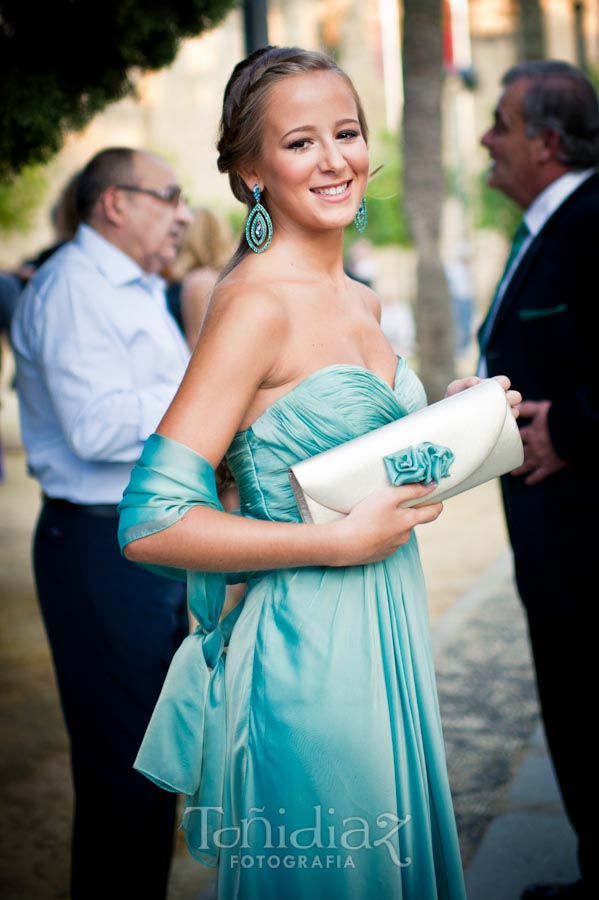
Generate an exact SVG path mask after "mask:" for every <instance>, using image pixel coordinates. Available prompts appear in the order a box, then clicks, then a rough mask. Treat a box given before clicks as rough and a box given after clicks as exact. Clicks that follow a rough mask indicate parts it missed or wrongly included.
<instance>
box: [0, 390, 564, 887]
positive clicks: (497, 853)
mask: <svg viewBox="0 0 599 900" xmlns="http://www.w3.org/2000/svg"><path fill="white" fill-rule="evenodd" d="M9 406H10V404H9ZM7 413H10V408H9V409H7V405H6V404H5V406H4V408H3V410H2V413H1V415H2V426H3V434H4V438H5V446H6V445H7V444H8V448H9V449H8V452H7V453H6V463H7V478H6V481H5V482H3V483H0V594H1V596H2V603H3V612H2V617H3V633H2V637H1V638H0V713H1V721H2V725H1V730H0V742H1V744H0V745H1V747H2V751H1V767H0V846H1V847H2V850H1V851H0V896H2V898H3V900H66V897H67V896H68V892H67V887H66V885H67V868H68V862H67V861H68V839H69V827H70V804H71V799H72V795H71V786H70V780H69V770H68V750H67V744H66V738H65V734H64V728H63V725H62V718H61V714H60V708H59V704H58V698H57V694H56V687H55V683H54V678H53V673H52V668H51V664H50V658H49V654H48V649H47V644H46V640H45V635H44V631H43V626H42V623H41V620H40V617H39V612H38V610H37V604H36V601H35V592H34V589H33V583H32V579H31V571H30V564H29V543H30V534H31V528H32V525H33V521H34V518H35V515H36V511H37V506H38V503H39V493H38V490H37V486H36V485H35V482H33V481H32V480H31V479H28V478H27V477H26V476H25V473H24V457H23V454H22V451H21V449H20V447H19V446H18V439H15V432H14V423H11V421H8V422H7ZM11 429H12V430H11ZM483 490H484V487H483V488H478V489H477V490H476V491H471V492H468V495H463V496H464V497H466V496H470V498H471V501H469V502H470V503H471V505H470V507H469V508H468V509H467V510H466V511H465V513H464V519H463V521H464V528H465V527H466V524H467V522H468V520H469V519H470V520H471V519H472V518H473V517H474V518H475V519H476V520H477V521H478V517H479V516H480V515H481V514H482V513H481V507H480V501H481V497H482V496H483V495H482V493H481V492H482V491H483ZM459 500H460V498H455V499H454V500H452V501H450V503H452V504H454V506H453V507H452V509H453V510H454V511H457V510H458V509H459V507H458V505H457V504H458V502H459ZM477 504H478V505H477ZM449 509H450V506H449V504H448V505H447V511H449ZM456 514H457V512H456ZM441 518H443V517H441ZM439 521H441V520H439ZM457 521H458V520H457V519H456V520H454V523H453V525H451V527H453V528H454V530H457V531H458V532H460V527H459V525H456V524H455V523H456V522H457ZM427 527H428V526H427ZM483 530H484V529H483ZM457 536H458V538H459V539H460V541H461V542H462V543H464V541H463V540H462V534H461V533H458V535H457ZM423 537H424V535H423ZM483 538H484V536H483ZM467 542H468V547H467V550H468V552H470V554H471V555H472V556H474V554H476V553H478V552H479V543H476V542H473V541H472V537H471V536H469V537H468V538H467ZM487 542H488V540H487ZM422 543H425V542H424V541H423V542H422ZM434 543H435V541H434V540H433V544H434ZM425 549H426V550H427V554H426V555H427V556H428V559H429V560H431V559H432V556H431V555H430V552H429V549H430V548H425ZM487 550H488V548H487ZM455 565H456V568H458V569H459V572H457V573H456V578H457V576H458V575H460V574H461V573H462V572H463V569H464V565H463V561H462V560H460V559H459V558H458V557H457V555H456V563H455ZM444 571H445V570H444ZM432 574H435V573H432ZM455 583H456V584H459V583H460V582H459V579H458V580H456V582H455ZM432 636H433V647H434V652H435V663H436V670H437V682H438V687H439V701H440V706H441V714H442V719H443V726H444V733H445V740H446V747H447V761H448V769H449V777H450V783H451V787H452V793H453V797H454V804H455V809H456V817H457V823H458V831H459V835H460V844H461V850H462V857H463V860H464V864H465V868H466V882H467V888H468V897H469V900H518V898H519V896H520V892H521V890H522V889H523V887H524V886H525V885H526V884H528V883H529V882H531V881H536V880H574V879H575V878H576V877H577V869H576V863H575V846H574V839H573V835H572V832H571V829H570V827H569V825H568V823H567V820H566V818H565V816H564V813H563V809H562V807H561V803H560V799H559V796H558V793H557V790H556V787H555V782H554V779H553V775H552V771H551V766H550V763H549V760H548V757H547V754H546V750H545V747H544V744H543V739H542V733H541V730H540V727H539V723H538V714H537V706H536V697H535V692H534V683H533V677H532V673H531V666H530V654H529V650H528V643H527V638H526V631H525V624H524V618H523V615H522V611H521V609H520V605H519V602H518V600H517V597H516V595H515V592H514V589H513V585H512V575H511V564H510V557H509V554H508V553H507V551H506V550H505V549H501V551H500V555H499V557H498V558H496V559H495V561H494V562H492V564H491V565H486V564H485V567H484V570H483V571H482V574H481V573H479V574H478V576H477V577H475V578H473V579H472V581H471V583H470V584H469V586H468V587H467V588H466V589H465V590H461V592H460V594H459V597H458V598H457V599H455V598H454V599H452V602H451V603H449V604H445V611H444V612H443V613H441V614H440V615H439V616H437V617H435V618H433V628H432ZM209 882H210V872H209V871H207V870H204V869H203V868H202V867H200V866H198V864H197V863H195V862H194V861H193V860H192V858H191V857H190V856H189V854H188V853H187V852H186V850H185V848H184V846H183V843H182V841H181V839H180V836H178V838H177V845H176V853H175V858H174V865H173V871H172V877H171V885H170V891H169V900H196V898H198V896H199V895H200V894H201V893H202V894H203V892H204V890H205V888H206V887H207V886H208V884H209ZM206 896H207V895H206ZM134 900H135V898H134ZM140 900H141V898H140ZM332 900H337V898H332ZM339 900H342V898H339ZM373 900H385V898H375V897H373ZM422 900H429V898H425V897H423V898H422Z"/></svg>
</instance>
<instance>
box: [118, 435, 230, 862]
mask: <svg viewBox="0 0 599 900" xmlns="http://www.w3.org/2000/svg"><path fill="white" fill-rule="evenodd" d="M197 505H204V506H210V507H212V508H213V509H221V510H222V509H223V507H222V505H221V503H220V501H219V499H218V495H217V492H216V481H215V477H214V470H213V468H212V466H211V465H210V463H209V462H208V461H207V460H205V459H204V457H203V456H200V455H199V454H198V453H195V452H194V451H193V450H190V449H189V447H185V446H184V445H183V444H179V443H178V442H177V441H174V440H171V439H170V438H166V437H163V436H162V435H160V434H152V435H151V436H150V437H149V438H148V440H147V441H146V444H145V446H144V450H143V453H142V455H141V457H140V459H139V462H138V463H137V465H136V466H135V468H134V469H133V472H132V474H131V479H130V481H129V485H128V486H127V488H126V490H125V493H124V496H123V499H122V501H121V503H120V505H119V514H120V521H119V529H118V538H119V544H120V547H121V551H122V550H123V548H124V547H125V546H126V545H127V544H128V543H130V542H131V541H134V540H136V539H137V538H140V537H144V536H146V535H149V534H155V533H156V532H158V531H162V530H163V529H165V528H169V527H170V526H171V525H173V524H174V523H175V522H178V521H179V519H181V518H182V517H183V516H184V515H185V514H186V513H187V512H189V510H190V509H192V508H193V507H194V506H197ZM144 565H145V564H144ZM145 567H146V568H148V569H150V570H151V571H153V572H155V573H158V574H161V575H164V576H166V577H169V578H175V579H177V580H179V581H185V580H186V581H187V598H188V604H189V608H190V611H191V613H192V615H193V616H194V617H195V619H196V620H197V622H198V624H197V627H196V629H195V631H194V632H193V633H192V634H190V635H189V636H188V637H187V638H185V640H184V641H183V643H182V644H181V646H180V648H179V649H178V650H177V652H176V654H175V656H174V657H173V660H172V662H171V665H170V668H169V670H168V673H167V676H166V679H165V682H164V686H163V688H162V692H161V694H160V697H159V699H158V702H157V704H156V707H155V709H154V713H153V715H152V718H151V720H150V723H149V725H148V728H147V731H146V734H145V737H144V739H143V742H142V744H141V747H140V749H139V752H138V754H137V757H136V759H135V763H134V768H135V769H136V770H137V771H138V772H141V773H142V774H143V775H145V776H146V777H147V778H150V779H151V780H152V781H153V782H155V784H157V785H159V787H162V788H165V789H166V790H169V791H176V792H177V793H181V794H186V795H187V796H188V797H189V798H190V800H189V802H188V804H187V805H188V806H197V807H200V806H201V807H204V806H208V807H218V806H221V805H222V792H223V783H224V761H225V709H224V658H223V650H224V648H225V646H226V645H227V644H228V642H229V638H230V636H231V631H232V629H233V625H234V624H235V622H236V621H237V618H238V617H239V613H240V612H241V608H242V606H243V603H239V604H238V605H237V606H236V607H235V609H233V610H232V611H231V612H230V613H229V614H228V615H227V616H226V617H225V618H224V619H223V620H222V621H220V617H221V614H222V610H223V604H224V601H225V588H226V578H225V576H224V575H223V574H220V573H213V572H198V571H187V572H186V571H184V570H182V569H175V568H169V567H167V566H154V565H147V566H145ZM231 580H237V581H239V580H241V576H238V577H236V578H234V579H233V578H232V579H231ZM210 844H211V848H212V847H214V844H213V843H212V842H210ZM196 856H197V853H196ZM217 856H218V854H217V851H216V849H206V852H205V854H204V858H202V860H201V861H202V862H203V863H204V864H205V865H211V866H214V865H216V864H217Z"/></svg>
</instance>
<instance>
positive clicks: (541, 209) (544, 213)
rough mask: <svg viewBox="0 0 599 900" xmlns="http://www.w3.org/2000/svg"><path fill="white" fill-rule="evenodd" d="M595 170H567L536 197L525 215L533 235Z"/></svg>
mask: <svg viewBox="0 0 599 900" xmlns="http://www.w3.org/2000/svg"><path fill="white" fill-rule="evenodd" d="M595 171H596V170H595V169H582V170H580V169H577V170H576V171H570V172H566V173H565V174H564V175H560V177H559V178H556V180H555V181H552V182H551V184H550V185H549V187H546V188H545V190H544V191H541V193H540V194H539V195H538V197H535V199H534V200H533V202H532V203H531V204H530V206H529V207H528V209H527V210H526V214H525V216H524V221H525V223H526V225H527V226H528V230H529V231H530V233H531V235H532V236H533V237H535V236H536V235H537V234H538V233H539V231H540V230H541V228H542V227H543V225H544V224H545V223H546V222H547V221H548V219H549V218H550V217H551V216H552V215H553V213H554V212H555V211H556V209H558V208H559V207H560V206H561V205H562V203H563V202H564V201H565V200H567V198H568V197H569V196H570V194H573V193H574V191H575V190H576V189H577V188H578V187H580V185H581V184H582V183H583V181H586V180H587V178H590V177H591V175H593V173H594V172H595Z"/></svg>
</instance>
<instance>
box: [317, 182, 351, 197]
mask: <svg viewBox="0 0 599 900" xmlns="http://www.w3.org/2000/svg"><path fill="white" fill-rule="evenodd" d="M347 185H348V182H347V181H346V182H345V184H340V185H338V187H332V188H314V193H315V194H329V195H333V194H342V193H343V191H345V190H347Z"/></svg>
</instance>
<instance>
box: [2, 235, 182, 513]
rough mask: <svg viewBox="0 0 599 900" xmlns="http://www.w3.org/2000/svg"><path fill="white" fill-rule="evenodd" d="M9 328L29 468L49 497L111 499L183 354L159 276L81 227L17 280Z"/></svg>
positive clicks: (164, 402) (175, 381) (118, 493)
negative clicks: (20, 284)
mask: <svg viewBox="0 0 599 900" xmlns="http://www.w3.org/2000/svg"><path fill="white" fill-rule="evenodd" d="M11 336H12V341H13V346H14V353H15V361H16V370H17V390H18V395H19V409H20V420H21V435H22V440H23V444H24V446H25V450H26V452H27V462H28V467H29V470H30V472H31V473H32V474H33V475H34V476H35V477H36V478H37V479H38V480H39V482H40V484H41V487H42V490H43V491H44V493H46V494H47V495H48V496H50V497H61V498H65V499H67V500H71V501H72V502H74V503H88V504H94V503H118V502H119V501H120V499H121V497H122V494H123V491H124V489H125V486H126V484H127V482H128V480H129V476H130V474H131V469H132V467H133V464H134V463H135V462H136V461H137V459H138V458H139V456H140V454H141V451H142V448H143V444H144V441H145V440H146V438H147V437H148V435H150V434H151V433H152V432H153V431H155V429H156V426H157V425H158V423H159V421H160V419H161V418H162V415H163V414H164V412H165V410H166V408H167V406H168V405H169V403H170V401H171V400H172V398H173V396H174V394H175V392H176V390H177V388H178V386H179V383H180V381H181V378H182V377H183V373H184V371H185V368H186V366H187V362H188V360H189V350H188V348H187V344H186V343H185V340H184V339H183V336H182V335H181V333H180V331H179V328H178V327H177V324H176V322H175V321H174V319H173V317H172V316H171V315H170V313H169V312H168V309H167V306H166V300H165V296H164V281H163V280H162V279H161V278H160V277H159V276H157V275H148V274H147V273H146V272H144V271H143V270H142V269H141V268H140V267H139V266H138V265H137V263H135V262H134V261H133V260H132V259H131V258H130V257H129V256H127V255H126V254H125V253H123V252H122V251H121V250H119V249H118V247H115V246H114V244H111V243H110V242H109V241H107V240H106V239H105V238H103V237H102V236H101V235H99V234H98V233H97V232H96V231H94V230H93V229H92V228H90V227H88V226H87V225H82V226H81V227H80V228H79V230H78V232H77V235H76V236H75V239H74V240H73V241H71V242H69V243H68V244H65V246H64V247H62V248H61V249H60V250H58V251H57V252H56V253H55V254H54V255H53V256H52V257H50V259H49V260H48V261H47V262H46V263H45V264H44V265H43V266H42V267H41V268H40V269H39V270H38V272H36V274H35V275H34V277H33V278H32V280H31V282H30V283H29V284H28V285H27V287H26V288H25V290H24V292H23V295H22V297H21V299H20V300H19V304H18V307H17V310H16V312H15V315H14V317H13V323H12V331H11Z"/></svg>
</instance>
